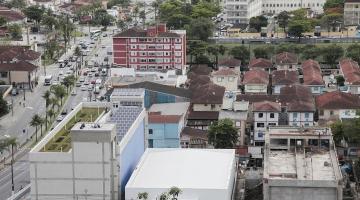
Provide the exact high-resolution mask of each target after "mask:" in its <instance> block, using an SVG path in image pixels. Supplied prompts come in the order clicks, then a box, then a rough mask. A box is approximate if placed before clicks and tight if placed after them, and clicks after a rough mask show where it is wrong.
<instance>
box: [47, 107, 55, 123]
mask: <svg viewBox="0 0 360 200" xmlns="http://www.w3.org/2000/svg"><path fill="white" fill-rule="evenodd" d="M47 114H48V116H49V118H50V121H51V119H52V118H53V117H54V116H55V112H54V110H53V109H50V110H48V111H47Z"/></svg>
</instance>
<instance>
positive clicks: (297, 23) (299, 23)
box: [288, 20, 311, 42]
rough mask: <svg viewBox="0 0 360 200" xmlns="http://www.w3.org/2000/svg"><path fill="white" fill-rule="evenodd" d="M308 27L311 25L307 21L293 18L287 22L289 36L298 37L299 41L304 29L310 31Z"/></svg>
mask: <svg viewBox="0 0 360 200" xmlns="http://www.w3.org/2000/svg"><path fill="white" fill-rule="evenodd" d="M310 29H311V27H310V23H309V21H307V20H294V21H290V23H289V30H288V33H289V35H291V36H294V37H297V38H299V42H300V38H301V37H302V36H303V33H305V32H306V31H310Z"/></svg>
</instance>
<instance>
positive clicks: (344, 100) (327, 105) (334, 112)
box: [316, 91, 360, 121]
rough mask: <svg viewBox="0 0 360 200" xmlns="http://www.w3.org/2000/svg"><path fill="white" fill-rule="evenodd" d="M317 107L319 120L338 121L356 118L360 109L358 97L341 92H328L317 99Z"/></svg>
mask: <svg viewBox="0 0 360 200" xmlns="http://www.w3.org/2000/svg"><path fill="white" fill-rule="evenodd" d="M316 107H317V109H318V112H319V120H324V121H336V120H339V119H347V118H355V117H357V114H356V111H357V110H358V109H360V98H359V96H358V95H354V94H351V93H344V92H340V91H334V92H328V93H324V94H322V95H319V96H317V97H316Z"/></svg>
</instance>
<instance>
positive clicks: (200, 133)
mask: <svg viewBox="0 0 360 200" xmlns="http://www.w3.org/2000/svg"><path fill="white" fill-rule="evenodd" d="M180 135H181V136H188V137H190V139H202V140H208V131H206V130H201V129H197V128H191V127H184V128H183V130H182V131H181V133H180Z"/></svg>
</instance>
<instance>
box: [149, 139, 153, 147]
mask: <svg viewBox="0 0 360 200" xmlns="http://www.w3.org/2000/svg"><path fill="white" fill-rule="evenodd" d="M153 147H154V140H152V139H149V148H153Z"/></svg>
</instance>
